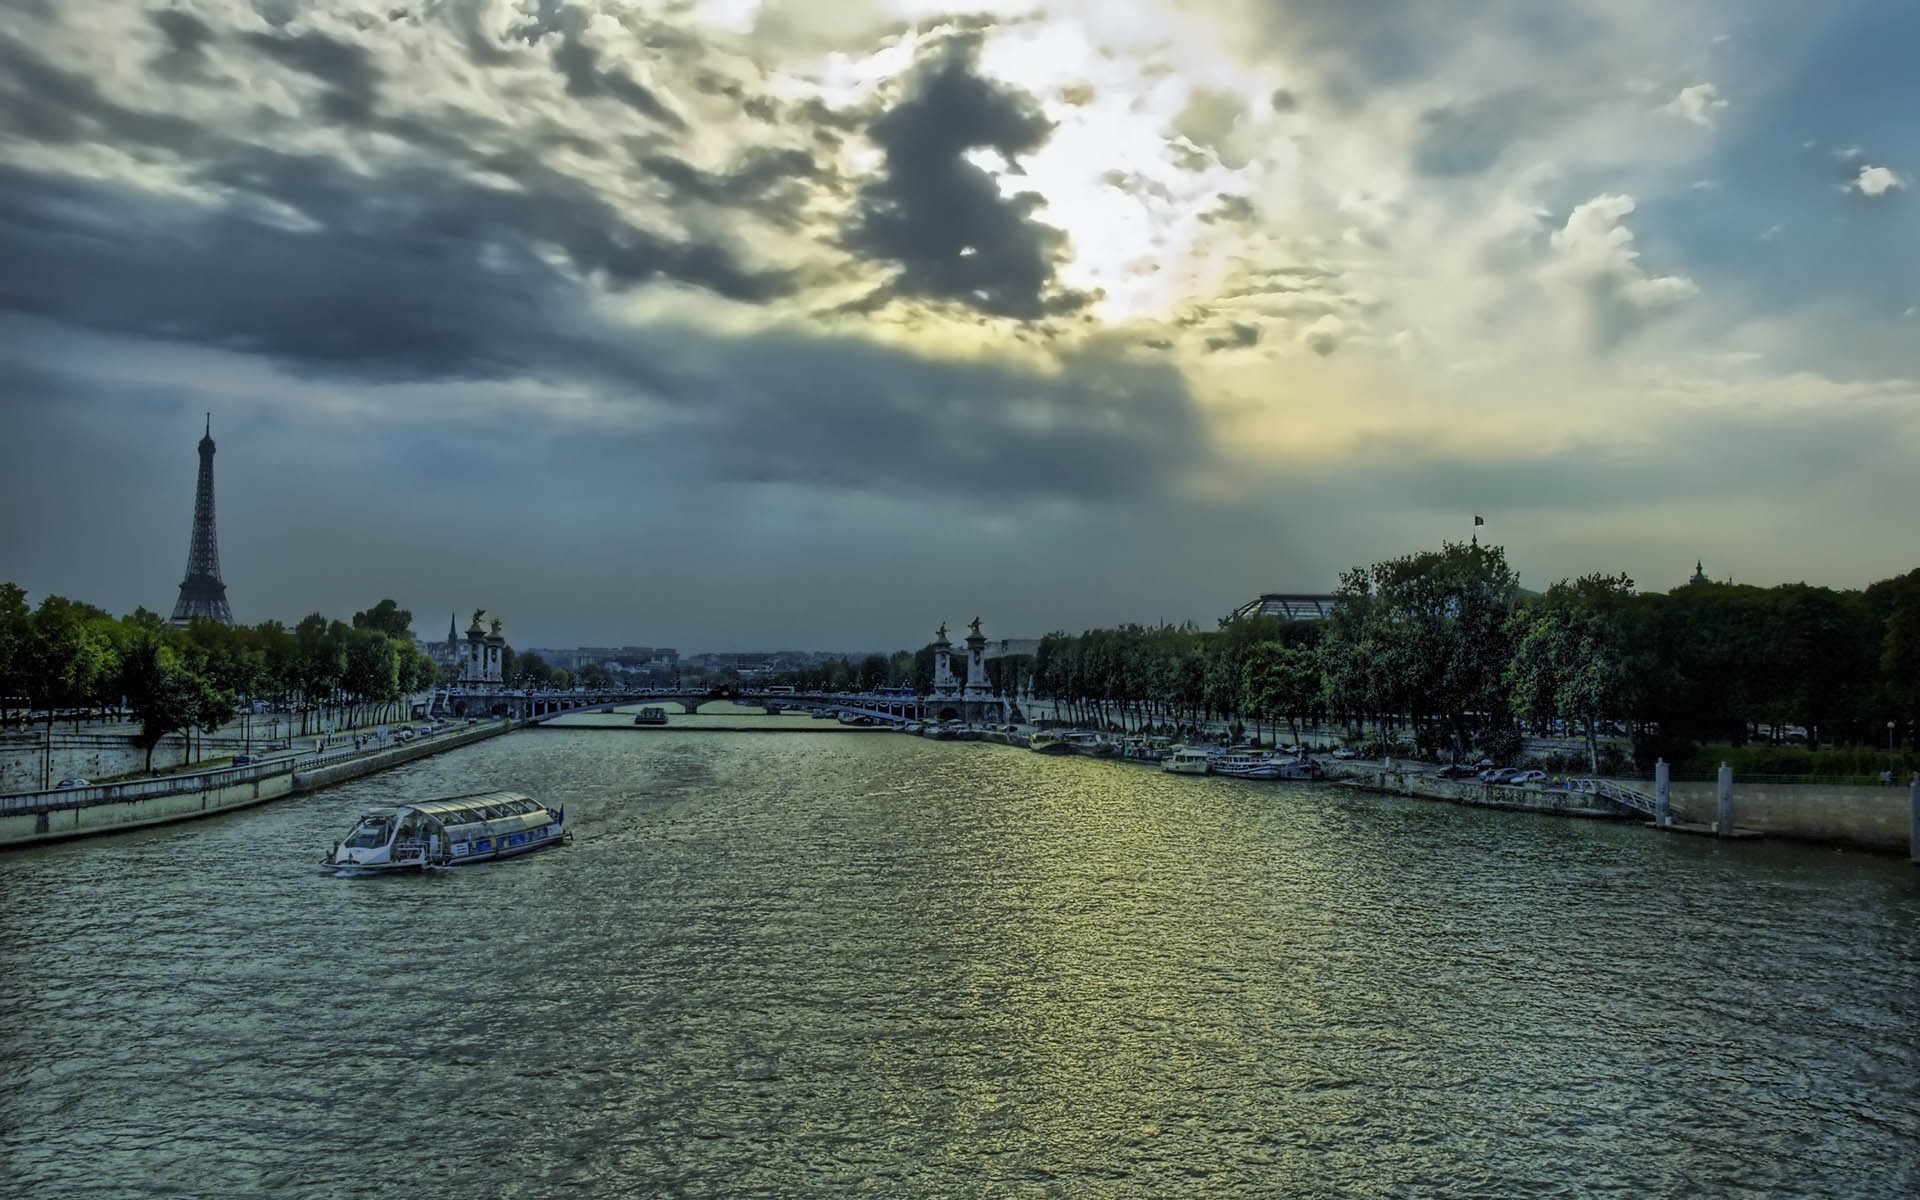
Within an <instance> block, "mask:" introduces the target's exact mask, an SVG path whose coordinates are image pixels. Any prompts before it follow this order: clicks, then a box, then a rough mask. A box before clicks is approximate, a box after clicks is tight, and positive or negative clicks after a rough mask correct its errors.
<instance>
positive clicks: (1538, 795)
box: [1320, 760, 1645, 821]
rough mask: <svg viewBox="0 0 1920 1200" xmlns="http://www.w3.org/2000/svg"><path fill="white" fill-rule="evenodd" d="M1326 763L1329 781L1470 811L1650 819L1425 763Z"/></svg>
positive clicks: (1580, 796)
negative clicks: (1441, 771) (1446, 775)
mask: <svg viewBox="0 0 1920 1200" xmlns="http://www.w3.org/2000/svg"><path fill="white" fill-rule="evenodd" d="M1320 765H1321V768H1322V769H1323V770H1325V771H1326V773H1327V782H1328V783H1337V784H1341V785H1344V786H1346V787H1353V788H1359V789H1361V790H1362V791H1369V792H1383V793H1385V794H1387V795H1390V796H1411V797H1415V798H1418V799H1423V800H1444V801H1446V802H1447V803H1449V804H1464V805H1466V806H1468V807H1469V808H1497V809H1501V810H1503V811H1506V812H1523V813H1538V814H1542V815H1545V816H1554V817H1579V818H1582V819H1585V820H1595V821H1639V820H1644V819H1645V818H1644V817H1642V816H1641V815H1640V814H1638V813H1632V812H1628V811H1626V810H1624V809H1622V808H1620V807H1619V806H1617V805H1613V804H1609V803H1606V802H1605V801H1603V800H1602V799H1601V798H1600V797H1598V796H1595V795H1592V794H1589V793H1586V792H1576V791H1568V790H1566V789H1564V788H1534V787H1510V786H1507V785H1505V784H1496V783H1481V782H1480V781H1479V780H1477V779H1442V778H1441V777H1440V776H1438V775H1436V774H1434V773H1433V768H1431V767H1427V766H1425V765H1424V764H1403V765H1400V766H1392V765H1389V764H1387V763H1376V762H1360V761H1342V760H1335V761H1332V762H1322V763H1321V764H1320Z"/></svg>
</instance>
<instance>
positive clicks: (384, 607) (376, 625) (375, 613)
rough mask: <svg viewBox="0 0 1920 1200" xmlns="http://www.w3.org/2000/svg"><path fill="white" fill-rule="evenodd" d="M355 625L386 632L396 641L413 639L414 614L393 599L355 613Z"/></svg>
mask: <svg viewBox="0 0 1920 1200" xmlns="http://www.w3.org/2000/svg"><path fill="white" fill-rule="evenodd" d="M353 627H354V628H355V629H366V630H371V631H372V632H374V633H381V634H385V635H386V636H387V637H389V638H392V639H393V640H394V641H396V642H400V641H412V640H413V614H412V613H410V612H408V611H407V610H406V609H404V608H401V607H400V606H399V605H398V604H395V603H394V602H393V601H391V600H382V601H381V602H380V603H378V604H376V605H374V606H373V607H372V608H370V609H367V610H366V611H365V612H357V613H355V614H353Z"/></svg>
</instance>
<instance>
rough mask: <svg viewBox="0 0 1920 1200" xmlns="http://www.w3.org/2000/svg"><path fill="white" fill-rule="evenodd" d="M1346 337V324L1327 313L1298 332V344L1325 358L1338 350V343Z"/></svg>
mask: <svg viewBox="0 0 1920 1200" xmlns="http://www.w3.org/2000/svg"><path fill="white" fill-rule="evenodd" d="M1346 335H1347V324H1346V322H1345V321H1342V320H1341V319H1340V318H1339V317H1336V316H1334V315H1333V314H1332V313H1327V314H1326V315H1325V316H1322V317H1320V318H1318V319H1316V320H1315V321H1314V322H1313V324H1311V325H1308V326H1307V327H1306V328H1305V329H1303V330H1301V331H1300V344H1301V345H1303V346H1305V347H1306V348H1307V349H1309V350H1311V351H1313V352H1314V353H1315V354H1318V355H1319V356H1320V357H1322V358H1325V357H1326V356H1327V355H1329V354H1332V353H1333V352H1334V351H1335V350H1338V349H1339V348H1340V343H1341V341H1342V340H1344V339H1345V337H1346Z"/></svg>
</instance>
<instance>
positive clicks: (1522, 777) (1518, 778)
mask: <svg viewBox="0 0 1920 1200" xmlns="http://www.w3.org/2000/svg"><path fill="white" fill-rule="evenodd" d="M1546 777H1547V773H1546V772H1545V771H1520V772H1518V773H1516V774H1515V775H1514V776H1513V778H1511V779H1509V780H1507V782H1508V783H1510V784H1512V785H1513V786H1515V787H1521V786H1524V785H1526V784H1529V783H1539V782H1540V781H1541V780H1542V779H1545V778H1546Z"/></svg>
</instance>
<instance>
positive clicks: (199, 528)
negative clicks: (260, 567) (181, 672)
mask: <svg viewBox="0 0 1920 1200" xmlns="http://www.w3.org/2000/svg"><path fill="white" fill-rule="evenodd" d="M201 619H205V620H209V621H218V622H220V623H221V624H222V625H231V624H233V612H232V610H231V609H229V608H228V607H227V585H226V584H224V583H221V582H220V544H219V543H218V542H217V541H215V540H214V535H213V414H212V413H208V414H207V435H206V436H205V437H203V438H201V439H200V482H199V484H198V485H196V486H195V488H194V491H193V544H192V545H191V546H190V547H189V548H188V549H187V577H186V578H185V579H183V580H181V581H180V600H179V602H178V603H176V604H175V605H174V606H173V623H174V624H175V625H185V624H187V623H188V622H190V621H195V620H201Z"/></svg>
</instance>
